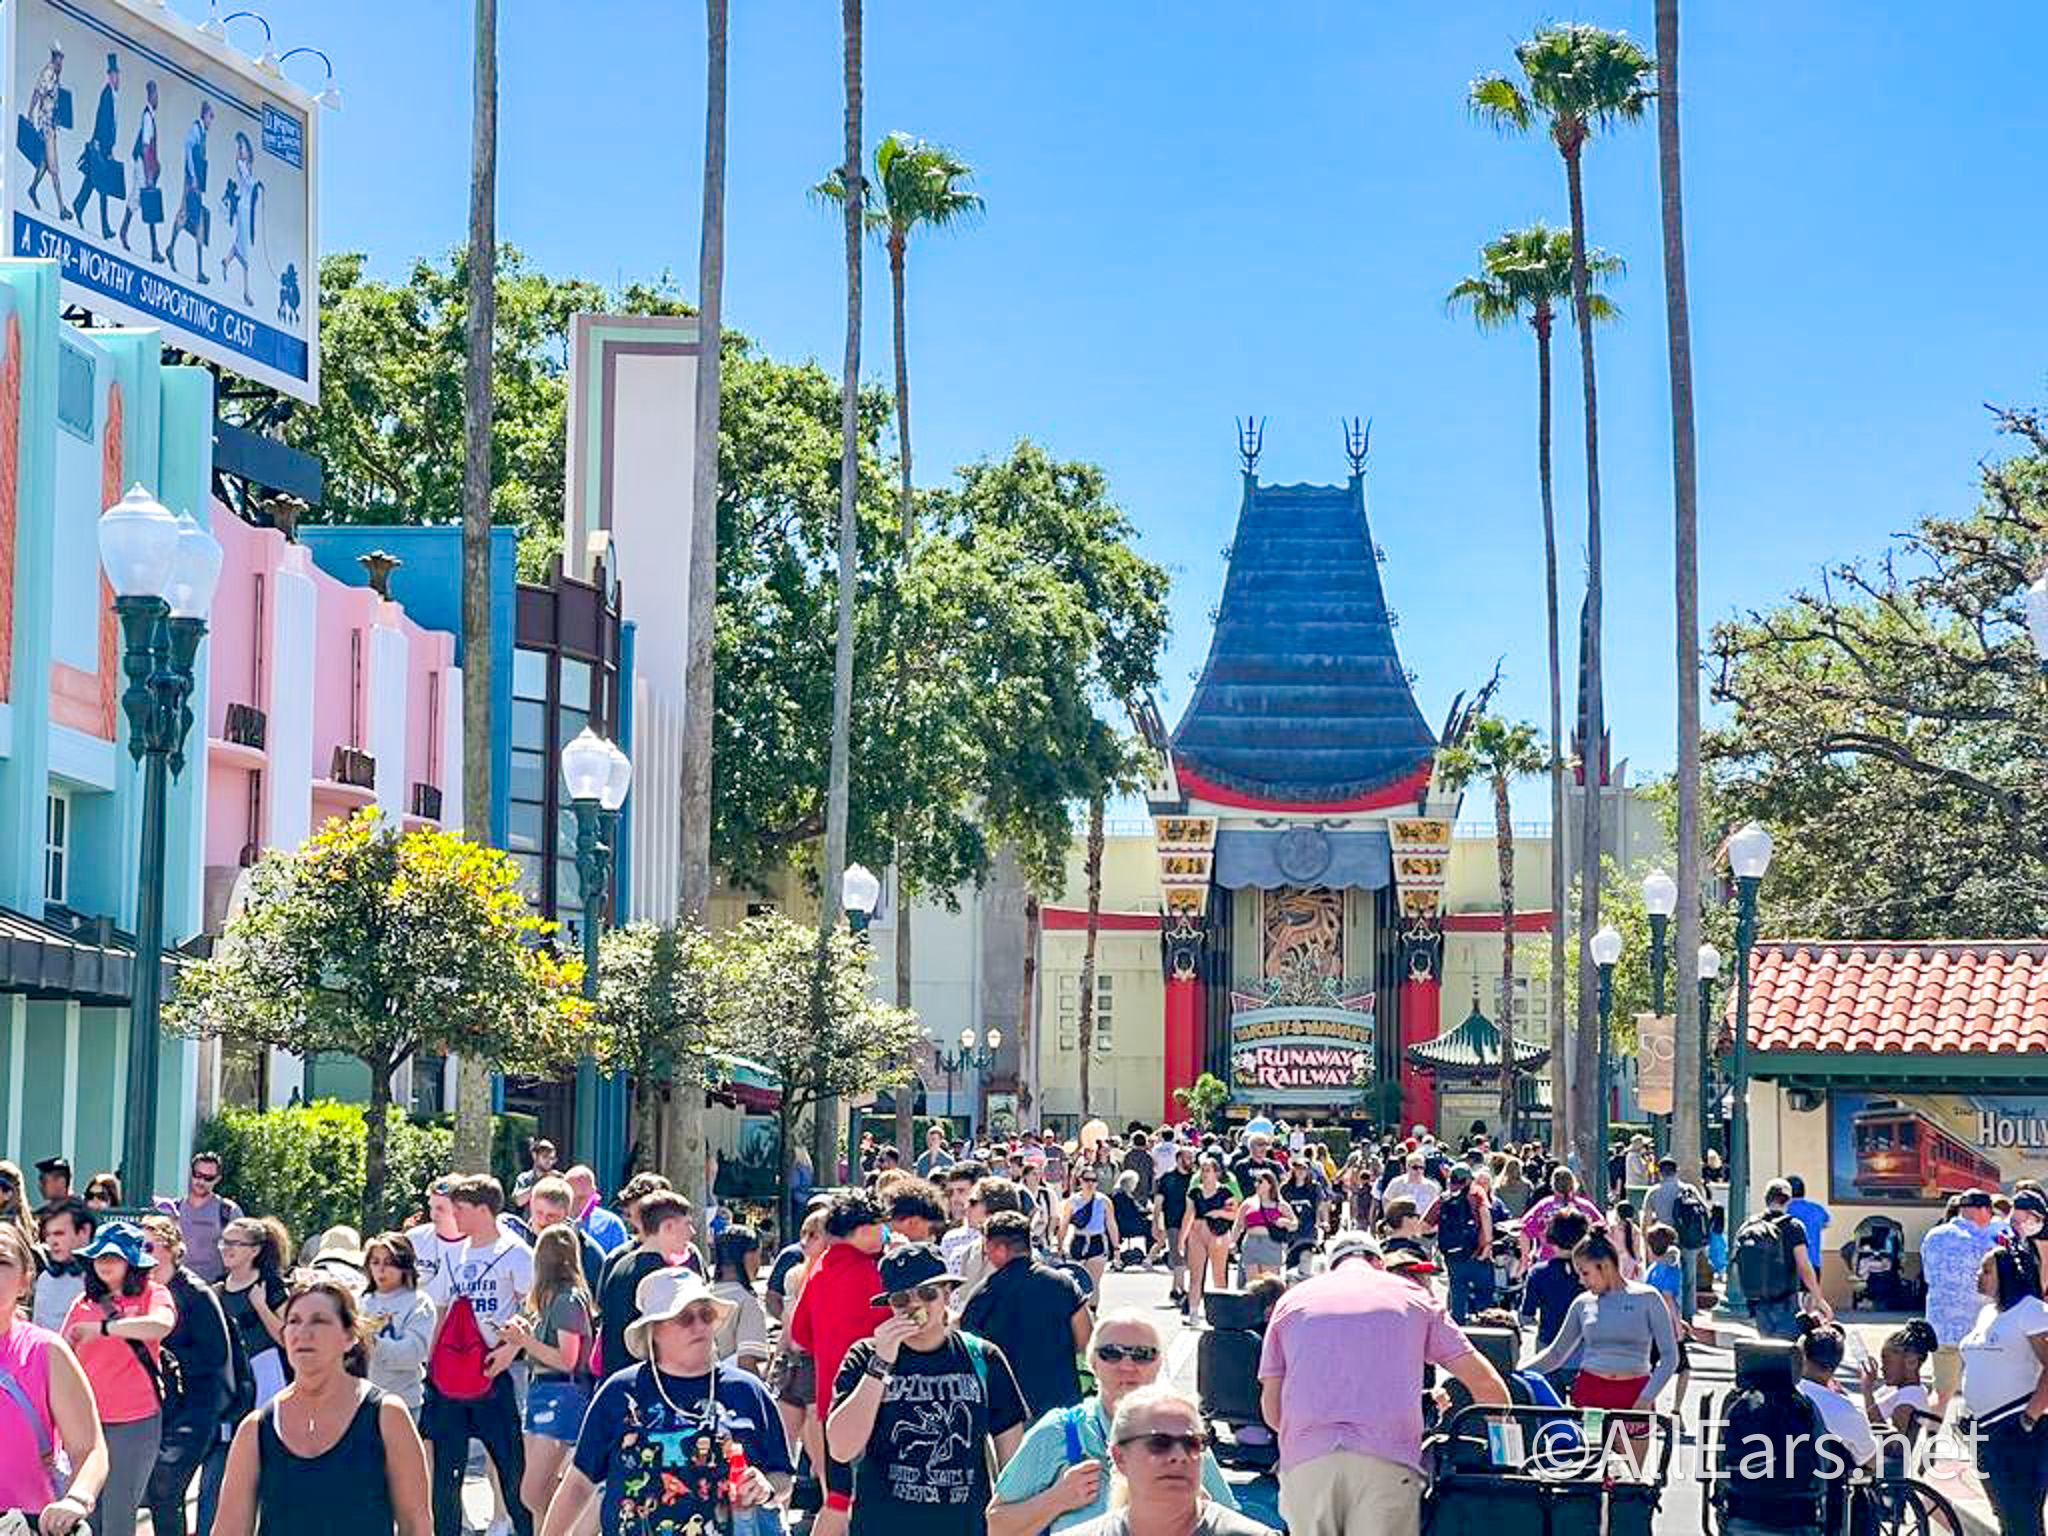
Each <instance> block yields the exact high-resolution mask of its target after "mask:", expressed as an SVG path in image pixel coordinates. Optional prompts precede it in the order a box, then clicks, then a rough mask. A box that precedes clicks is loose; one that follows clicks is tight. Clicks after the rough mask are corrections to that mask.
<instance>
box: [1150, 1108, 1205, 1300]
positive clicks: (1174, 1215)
mask: <svg viewBox="0 0 2048 1536" xmlns="http://www.w3.org/2000/svg"><path fill="white" fill-rule="evenodd" d="M1194 1182H1195V1149H1194V1148H1193V1147H1191V1146H1189V1145H1188V1144H1187V1143H1186V1142H1182V1143H1180V1145H1179V1146H1178V1147H1176V1148H1175V1149H1174V1155H1173V1166H1172V1167H1171V1168H1169V1169H1167V1170H1166V1172H1164V1173H1162V1174H1160V1175H1159V1177H1158V1178H1157V1179H1156V1180H1154V1181H1153V1185H1152V1193H1153V1205H1154V1207H1155V1208H1156V1209H1157V1211H1158V1219H1159V1226H1160V1231H1161V1232H1162V1233H1163V1234H1164V1236H1165V1239H1166V1267H1167V1271H1168V1273H1170V1274H1171V1275H1172V1277H1173V1299H1174V1300H1175V1301H1179V1300H1181V1299H1182V1298H1183V1297H1185V1296H1186V1295H1187V1293H1188V1256H1187V1255H1186V1254H1185V1253H1183V1252H1181V1246H1180V1228H1181V1223H1182V1222H1183V1221H1185V1220H1187V1214H1188V1190H1189V1189H1190V1188H1191V1187H1192V1186H1193V1185H1194Z"/></svg>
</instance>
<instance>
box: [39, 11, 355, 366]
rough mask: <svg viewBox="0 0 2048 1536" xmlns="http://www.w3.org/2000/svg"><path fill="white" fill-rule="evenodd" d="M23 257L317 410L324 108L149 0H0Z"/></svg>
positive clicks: (87, 298)
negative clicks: (318, 185)
mask: <svg viewBox="0 0 2048 1536" xmlns="http://www.w3.org/2000/svg"><path fill="white" fill-rule="evenodd" d="M0 7H4V10H5V16H4V31H5V39H6V43H5V46H6V65H5V75H4V79H5V82H6V84H5V87H4V90H5V93H6V108H7V111H6V117H7V119H8V120H9V124H8V135H7V142H6V145H5V149H6V156H5V163H6V171H5V173H4V175H0V206H4V209H5V213H6V220H7V231H8V246H7V248H8V251H9V252H10V254H12V255H15V256H30V257H42V258H47V259H49V260H52V261H55V262H56V263H57V265H58V269H59V271H60V273H61V275H62V279H63V296H64V301H65V302H66V303H68V304H76V305H78V306H79V307H80V308H82V309H86V310H90V311H91V312H92V313H94V314H96V315H107V316H112V317H115V318H117V319H119V320H122V321H124V322H127V323H130V324H134V325H148V326H155V327H157V328H158V329H160V330H161V331H162V332H163V337H164V341H165V342H166V343H167V344H168V345H171V346H174V347H179V348H182V349H183V350H185V351H187V352H191V353H193V354H195V355H196V356H199V357H204V358H207V359H209V360H211V361H213V362H216V363H219V364H221V365H222V366H223V367H225V368H227V369H229V370H231V371H233V372H235V373H239V374H242V375H244V376H246V377H248V378H251V379H254V380H256V381H257V382H258V383H262V384H267V385H269V386H270V387H271V388H273V389H277V390H280V391H282V392H283V393H285V394H288V395H291V396H294V397H295V398H297V399H300V400H305V401H309V402H315V401H317V400H318V399H319V387H320V306H319V296H320V295H319V289H320V280H319V249H320V248H319V242H318V239H317V229H316V223H317V205H316V197H315V178H314V172H315V169H316V166H317V163H318V156H317V133H316V128H317V124H316V122H315V118H316V116H317V111H318V109H317V108H316V107H315V105H314V103H313V100H312V98H311V97H310V96H308V95H307V94H306V93H305V92H303V91H301V90H300V89H299V88H298V87H297V86H295V85H293V84H291V83H290V82H289V81H287V80H285V79H284V78H282V77H281V76H277V75H271V74H267V73H265V72H264V71H263V70H261V69H259V68H258V67H257V66H256V64H255V63H254V62H253V61H251V60H248V59H244V58H242V57H241V56H240V55H239V54H237V53H235V52H234V51H233V50H232V49H231V48H229V47H228V46H227V45H226V44H225V43H214V42H212V41H211V40H210V39H208V38H206V37H204V36H202V35H201V34H200V32H199V31H198V29H197V28H195V27H193V26H191V25H189V24H187V23H186V22H184V21H181V20H180V19H179V18H178V17H177V16H176V15H175V14H173V13H172V12H171V11H169V10H167V9H165V8H163V7H161V6H157V7H150V6H146V5H142V4H140V3H138V0H0Z"/></svg>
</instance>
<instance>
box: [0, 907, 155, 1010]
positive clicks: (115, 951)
mask: <svg viewBox="0 0 2048 1536" xmlns="http://www.w3.org/2000/svg"><path fill="white" fill-rule="evenodd" d="M60 915H61V909H60ZM134 969H135V941H134V939H133V938H132V937H131V936H130V935H128V934H124V933H119V932H117V931H116V930H115V929H114V927H113V925H112V924H110V923H106V922H103V921H96V922H85V921H83V920H81V921H80V922H79V923H78V925H77V926H76V927H71V928H65V927H60V926H58V925H57V924H56V923H53V922H49V921H43V920H38V919H36V918H32V917H27V916H24V915H23V914H22V913H19V912H16V911H13V910H12V909H10V908H7V907H0V992H26V993H28V994H29V995H30V996H32V997H50V998H57V997H62V998H75V999H77V1000H78V1001H80V1002H85V1003H95V1004H99V1005H102V1006H105V1005H118V1004H124V1003H126V1002H127V1001H128V999H129V995H130V991H131V989H132V987H133V985H134V979H133V978H134ZM173 974H174V973H173V969H172V966H171V964H170V960H169V957H168V956H167V957H166V959H165V963H164V967H163V980H164V990H165V991H166V992H168V991H169V990H170V982H171V977H172V975H173Z"/></svg>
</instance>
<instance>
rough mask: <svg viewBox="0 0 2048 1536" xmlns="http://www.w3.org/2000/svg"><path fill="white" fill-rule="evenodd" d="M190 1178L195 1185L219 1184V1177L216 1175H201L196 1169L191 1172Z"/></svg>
mask: <svg viewBox="0 0 2048 1536" xmlns="http://www.w3.org/2000/svg"><path fill="white" fill-rule="evenodd" d="M192 1178H193V1181H194V1182H195V1183H199V1184H218V1183H219V1182H220V1175H219V1174H218V1173H201V1172H200V1171H199V1170H198V1169H197V1168H194V1169H193V1170H192Z"/></svg>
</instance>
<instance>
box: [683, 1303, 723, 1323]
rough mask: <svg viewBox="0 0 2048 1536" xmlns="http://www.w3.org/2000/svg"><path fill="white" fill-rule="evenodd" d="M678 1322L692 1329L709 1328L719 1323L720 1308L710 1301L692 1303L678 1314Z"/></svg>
mask: <svg viewBox="0 0 2048 1536" xmlns="http://www.w3.org/2000/svg"><path fill="white" fill-rule="evenodd" d="M676 1321H677V1322H679V1323H688V1324H689V1325H690V1326H691V1327H692V1328H709V1327H711V1326H712V1325H713V1324H715V1323H716V1322H717V1321H718V1308H716V1307H714V1306H713V1305H711V1303H710V1302H708V1301H696V1302H692V1303H691V1304H690V1305H689V1306H687V1307H685V1308H683V1310H682V1311H680V1312H678V1313H677V1314H676Z"/></svg>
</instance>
